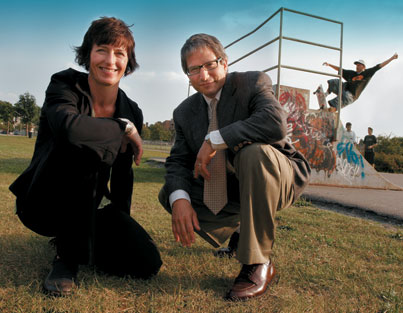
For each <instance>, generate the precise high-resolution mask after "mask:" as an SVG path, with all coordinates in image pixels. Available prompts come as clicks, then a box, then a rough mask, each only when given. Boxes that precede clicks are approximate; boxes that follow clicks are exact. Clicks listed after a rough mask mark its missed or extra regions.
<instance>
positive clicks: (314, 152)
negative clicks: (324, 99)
mask: <svg viewBox="0 0 403 313" xmlns="http://www.w3.org/2000/svg"><path fill="white" fill-rule="evenodd" d="M279 101H280V104H281V105H282V107H283V108H284V109H285V110H286V112H287V113H288V117H287V140H288V141H289V142H290V143H291V144H293V145H294V147H295V148H296V149H297V150H299V151H300V152H301V153H303V154H304V156H305V157H306V158H307V160H308V162H309V164H310V165H311V168H312V169H314V170H316V171H317V172H318V173H319V172H320V171H323V172H324V173H325V175H326V177H330V176H331V175H332V174H333V175H335V174H337V175H338V176H339V177H342V178H343V179H345V180H346V181H348V182H349V183H350V184H352V183H353V182H354V179H357V178H362V179H363V178H365V172H364V160H363V157H362V155H361V154H360V153H357V152H356V151H354V145H353V144H352V143H351V142H339V143H338V144H337V147H336V151H334V146H333V144H332V141H333V130H334V128H335V119H334V115H333V114H332V113H330V112H327V111H323V110H319V111H308V103H309V90H306V89H299V88H293V87H288V86H281V87H280V97H279Z"/></svg>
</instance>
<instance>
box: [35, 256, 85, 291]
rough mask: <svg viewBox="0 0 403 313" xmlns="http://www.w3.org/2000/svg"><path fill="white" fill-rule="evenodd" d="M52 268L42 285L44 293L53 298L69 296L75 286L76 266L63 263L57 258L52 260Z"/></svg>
mask: <svg viewBox="0 0 403 313" xmlns="http://www.w3.org/2000/svg"><path fill="white" fill-rule="evenodd" d="M52 265H53V267H52V269H51V271H50V272H49V274H48V276H47V277H46V279H45V281H44V283H43V289H44V290H45V292H46V293H48V294H50V295H53V296H65V295H69V294H70V293H71V291H72V290H73V288H74V287H75V286H76V284H75V283H74V280H75V279H76V276H77V272H78V265H77V264H70V263H67V262H64V261H63V260H62V259H61V258H60V257H59V256H56V257H55V259H54V260H53V264H52Z"/></svg>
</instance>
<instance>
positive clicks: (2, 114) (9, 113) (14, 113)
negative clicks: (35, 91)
mask: <svg viewBox="0 0 403 313" xmlns="http://www.w3.org/2000/svg"><path fill="white" fill-rule="evenodd" d="M40 111H41V108H40V107H39V106H37V104H36V99H35V97H34V96H33V95H31V94H30V93H28V92H26V93H24V94H22V95H20V96H19V100H18V101H17V103H15V104H11V103H10V102H8V101H1V100H0V128H1V130H2V132H3V133H7V134H9V133H10V132H14V131H16V130H20V131H21V130H22V129H21V128H22V127H23V128H25V131H26V134H28V133H29V132H30V130H31V128H33V127H36V126H37V125H38V123H39V115H40Z"/></svg>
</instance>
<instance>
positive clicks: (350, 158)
mask: <svg viewBox="0 0 403 313" xmlns="http://www.w3.org/2000/svg"><path fill="white" fill-rule="evenodd" d="M353 148H354V145H353V144H352V143H351V142H339V143H338V144H337V162H336V169H337V172H338V174H340V175H342V176H343V177H344V178H345V179H346V180H347V181H349V182H350V183H352V181H353V179H355V178H358V177H361V178H365V172H364V159H363V157H362V155H361V154H357V153H356V152H355V151H354V149H353Z"/></svg>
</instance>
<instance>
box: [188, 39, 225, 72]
mask: <svg viewBox="0 0 403 313" xmlns="http://www.w3.org/2000/svg"><path fill="white" fill-rule="evenodd" d="M205 47H207V48H210V49H211V50H212V51H213V52H214V54H215V56H216V57H217V58H223V59H224V60H226V59H227V58H228V57H227V54H226V53H225V49H224V47H223V45H222V44H221V42H220V41H219V40H218V39H217V38H216V37H214V36H212V35H207V34H196V35H193V36H191V37H190V38H189V39H188V40H186V42H185V44H184V45H183V47H182V49H181V63H182V70H183V72H185V74H186V73H187V70H188V65H187V58H188V56H189V55H190V54H191V53H192V52H194V51H195V50H196V49H200V48H205Z"/></svg>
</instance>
